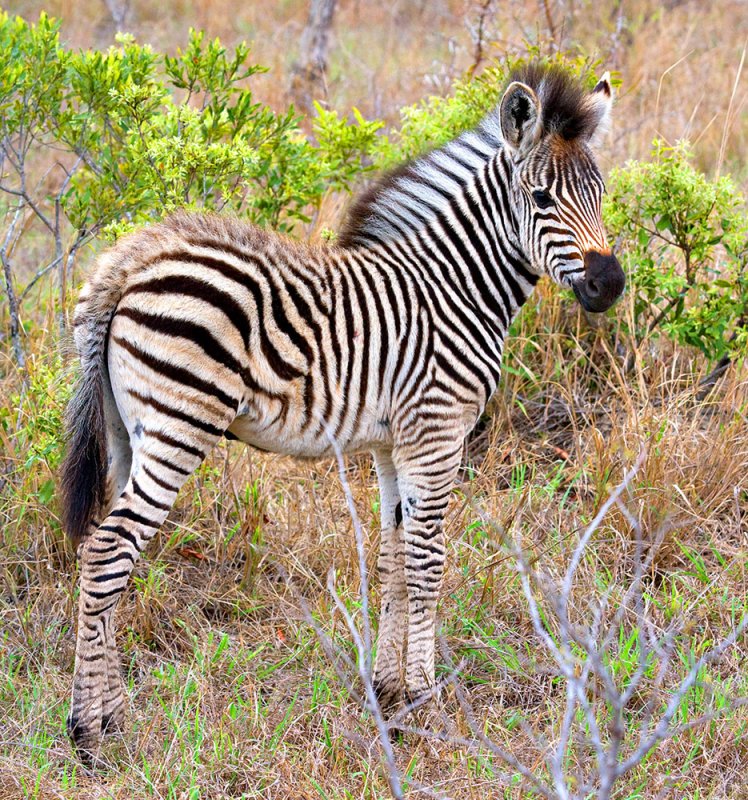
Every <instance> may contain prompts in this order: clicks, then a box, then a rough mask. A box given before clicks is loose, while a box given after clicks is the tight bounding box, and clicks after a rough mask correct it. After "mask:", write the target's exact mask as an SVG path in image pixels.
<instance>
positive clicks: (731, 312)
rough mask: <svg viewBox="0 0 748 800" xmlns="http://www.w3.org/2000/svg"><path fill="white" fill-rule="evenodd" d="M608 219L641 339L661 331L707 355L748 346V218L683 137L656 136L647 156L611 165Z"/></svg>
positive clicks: (731, 188) (725, 181)
mask: <svg viewBox="0 0 748 800" xmlns="http://www.w3.org/2000/svg"><path fill="white" fill-rule="evenodd" d="M605 222H606V225H607V227H608V233H609V235H610V236H611V237H615V238H617V240H618V250H619V252H620V254H621V260H622V263H623V264H624V268H625V270H626V272H627V274H628V279H629V289H628V291H630V292H632V293H633V295H634V320H635V321H634V328H633V330H632V331H631V332H630V333H631V334H632V335H633V336H634V338H635V339H636V341H637V343H640V342H641V341H643V340H644V339H645V338H646V337H649V336H653V335H658V334H659V333H660V332H663V333H665V334H666V335H667V336H669V337H670V338H671V339H673V340H674V341H676V342H678V343H680V344H683V345H689V346H692V347H696V348H698V349H699V350H701V351H702V352H703V353H704V355H705V356H707V358H709V359H719V358H722V357H724V356H727V357H734V356H736V355H739V354H742V353H743V352H745V347H746V342H748V335H747V334H746V322H747V321H748V320H747V319H746V310H747V309H748V276H747V275H746V265H747V264H748V222H747V221H746V207H745V200H744V198H743V197H742V195H741V194H740V192H739V191H738V190H737V189H736V187H735V185H734V183H733V182H732V180H731V179H730V178H729V177H720V178H716V179H709V178H707V177H706V176H705V175H703V174H702V173H700V172H699V171H698V170H697V169H696V168H695V167H694V166H693V164H692V156H691V151H690V149H689V146H688V144H687V143H685V142H681V143H679V144H677V145H676V146H675V147H667V146H665V145H664V144H663V143H662V142H659V141H656V142H655V143H654V146H653V150H652V159H651V161H647V162H643V161H630V162H628V163H627V164H626V165H625V166H623V167H621V168H618V169H613V170H612V171H611V173H610V177H609V180H608V196H607V198H606V203H605Z"/></svg>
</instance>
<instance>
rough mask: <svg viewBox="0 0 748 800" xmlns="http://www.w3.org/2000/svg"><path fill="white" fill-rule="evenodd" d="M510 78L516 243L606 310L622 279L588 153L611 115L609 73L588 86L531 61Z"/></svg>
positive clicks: (503, 111)
mask: <svg viewBox="0 0 748 800" xmlns="http://www.w3.org/2000/svg"><path fill="white" fill-rule="evenodd" d="M515 78H516V79H515V80H514V81H513V82H512V83H511V84H510V85H509V87H508V88H507V90H506V92H505V94H504V96H503V98H502V100H501V105H500V107H499V123H500V126H501V134H502V137H503V140H504V144H505V152H506V154H507V156H508V158H507V159H506V160H507V163H508V164H509V171H510V184H511V191H512V200H513V206H514V225H515V231H514V232H515V235H516V236H517V239H518V240H519V246H520V248H521V249H522V250H523V252H524V254H525V257H526V258H527V261H528V263H529V265H530V268H531V269H532V270H533V271H534V272H536V273H537V274H538V275H542V274H548V275H550V277H551V278H552V279H553V280H554V281H555V282H556V283H558V284H560V285H561V286H566V287H571V288H572V289H573V290H574V293H575V294H576V296H577V299H578V300H579V302H580V303H581V304H582V306H584V308H585V309H587V310H588V311H605V310H606V309H608V308H610V306H612V305H613V303H614V302H615V301H616V300H617V299H618V297H619V296H620V295H621V293H622V292H623V288H624V284H625V277H624V274H623V270H622V269H621V265H620V264H619V263H618V259H617V258H616V257H615V256H614V255H613V253H612V252H611V250H610V248H609V247H608V244H607V241H606V238H605V231H604V230H603V224H602V217H601V201H602V194H603V190H604V184H603V180H602V177H601V175H600V171H599V169H598V167H597V164H596V162H595V158H594V155H593V152H592V150H593V147H594V145H595V144H596V142H597V141H598V140H599V139H600V138H601V136H602V134H603V132H604V131H605V130H606V129H607V125H608V121H609V118H610V108H611V104H612V92H611V86H610V78H609V76H608V74H607V73H606V74H605V76H603V78H602V79H601V80H600V82H599V83H598V84H597V86H595V88H594V89H593V90H592V92H591V93H586V92H584V91H583V90H582V88H581V87H580V86H579V85H577V84H576V83H574V82H573V81H571V80H570V79H569V77H568V76H567V75H566V74H565V73H563V72H562V71H561V70H557V69H548V68H541V67H537V66H530V67H527V68H525V69H524V70H523V71H522V72H521V73H518V74H517V75H516V76H515Z"/></svg>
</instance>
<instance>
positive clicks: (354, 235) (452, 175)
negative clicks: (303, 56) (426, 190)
mask: <svg viewBox="0 0 748 800" xmlns="http://www.w3.org/2000/svg"><path fill="white" fill-rule="evenodd" d="M512 81H520V82H522V83H525V84H527V85H528V86H529V87H530V88H531V89H532V90H533V91H534V92H535V94H536V95H537V96H538V98H539V99H540V102H541V105H542V112H541V117H542V123H543V127H544V130H545V132H546V133H547V134H557V135H559V136H561V137H562V138H563V139H566V140H573V139H576V138H578V137H585V138H589V137H590V136H591V135H592V134H593V133H594V131H595V130H596V128H597V126H598V124H599V122H600V115H601V111H600V106H599V105H597V104H595V103H590V102H589V99H588V98H589V94H588V93H587V92H586V91H585V88H584V86H583V85H582V83H581V81H579V80H577V79H575V78H574V77H572V76H571V75H569V74H568V73H567V72H566V71H565V70H563V69H562V68H561V67H558V66H543V65H540V64H528V65H527V66H524V67H522V68H520V69H517V70H514V71H513V72H512V74H511V75H510V76H509V80H508V81H507V85H508V84H509V83H510V82H512ZM497 111H498V110H497V109H494V110H492V111H491V112H489V113H488V114H487V115H486V117H485V118H484V119H483V121H482V122H481V123H480V124H479V125H478V126H477V127H476V128H474V129H473V130H472V131H468V132H467V133H463V134H462V135H461V136H458V137H457V138H456V139H453V140H452V141H451V142H448V143H447V144H445V145H444V146H443V147H440V148H438V149H436V150H433V151H431V152H430V153H426V154H425V155H423V156H420V157H419V158H416V159H414V160H413V161H409V162H406V163H405V164H402V165H400V166H399V167H396V168H395V169H394V170H392V171H390V172H388V173H385V174H384V175H383V176H382V177H381V178H379V180H377V181H375V182H374V184H372V185H371V186H370V187H369V188H368V189H366V190H365V191H364V192H363V193H362V194H361V195H360V196H359V197H358V198H357V199H356V200H354V202H353V204H352V205H351V207H350V209H349V211H348V214H347V216H346V219H345V221H344V223H343V227H342V229H341V231H340V235H339V237H338V242H337V243H338V244H339V245H340V246H341V247H357V246H366V245H371V244H372V243H374V242H376V241H392V240H395V239H397V238H398V237H399V236H400V235H401V230H402V227H405V228H408V227H410V228H411V229H412V227H413V226H412V224H410V225H409V224H408V221H410V222H411V223H412V222H413V221H415V220H416V216H417V215H420V216H419V217H418V219H421V220H423V214H424V212H425V213H426V214H429V213H430V214H431V215H432V216H433V215H434V214H436V213H437V212H436V211H435V210H434V208H433V202H430V201H433V200H434V199H435V200H436V201H437V203H438V201H439V198H438V197H436V198H435V196H434V193H433V192H431V196H430V197H428V198H426V199H425V201H424V202H423V203H418V202H415V203H414V201H413V199H412V196H409V195H408V191H409V190H412V189H414V188H417V186H418V185H419V184H420V185H421V186H424V187H425V186H426V184H427V183H429V182H430V183H434V182H435V180H436V182H437V185H438V184H439V183H441V185H442V187H443V188H445V189H447V190H449V188H450V184H452V185H453V186H454V187H455V188H456V186H457V183H456V181H460V180H464V179H466V178H467V177H469V174H470V172H471V171H472V172H475V171H477V170H478V169H480V167H481V166H483V164H485V163H486V162H487V161H488V160H489V159H490V158H491V157H492V156H493V155H495V153H496V151H497V150H498V149H499V148H500V147H501V146H502V139H501V133H500V127H499V119H498V113H497ZM445 169H448V170H449V172H445ZM455 170H456V172H455ZM439 176H440V177H439ZM444 205H446V201H445V202H444ZM403 222H404V225H403V224H402V223H403Z"/></svg>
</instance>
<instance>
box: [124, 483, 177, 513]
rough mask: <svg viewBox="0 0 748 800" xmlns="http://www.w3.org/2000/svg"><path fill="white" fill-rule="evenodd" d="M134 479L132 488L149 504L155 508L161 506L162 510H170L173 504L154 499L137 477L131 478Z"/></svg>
mask: <svg viewBox="0 0 748 800" xmlns="http://www.w3.org/2000/svg"><path fill="white" fill-rule="evenodd" d="M131 481H132V490H133V492H135V494H136V495H137V496H138V497H140V498H142V499H143V500H145V502H146V503H148V505H149V506H153V507H154V508H160V509H161V510H162V511H169V510H170V509H171V506H168V505H166V503H159V501H158V500H154V499H153V498H152V497H151V496H150V495H149V494H148V493H147V492H146V491H144V490H143V489H142V487H141V486H140V484H139V483H138V482H137V480H135V478H132V479H131Z"/></svg>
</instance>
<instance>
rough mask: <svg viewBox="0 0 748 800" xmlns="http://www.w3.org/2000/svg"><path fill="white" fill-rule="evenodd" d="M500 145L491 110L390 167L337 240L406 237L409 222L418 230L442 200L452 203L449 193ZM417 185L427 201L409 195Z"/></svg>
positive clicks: (355, 242) (352, 243) (356, 205)
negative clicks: (404, 231) (440, 142)
mask: <svg viewBox="0 0 748 800" xmlns="http://www.w3.org/2000/svg"><path fill="white" fill-rule="evenodd" d="M489 120H491V124H489V122H488V121H489ZM500 146H501V139H500V136H499V129H498V122H497V121H496V120H495V118H494V115H493V114H491V115H489V116H488V117H487V118H486V119H485V120H484V121H483V122H481V123H480V125H478V126H477V127H476V128H474V129H473V130H471V131H468V132H467V133H463V134H462V135H460V136H458V137H457V138H456V139H453V140H452V141H451V142H448V143H447V144H445V145H443V146H442V147H439V148H438V149H436V150H432V151H431V152H430V153H426V154H425V155H423V156H420V157H419V158H415V159H413V160H412V161H408V162H406V163H404V164H401V165H400V166H398V167H395V168H394V169H393V170H391V171H389V172H386V173H385V174H384V175H382V176H381V177H380V178H379V179H378V180H376V181H375V182H374V183H373V184H372V185H371V186H370V187H369V188H368V189H366V190H364V192H363V193H362V194H361V195H360V196H359V197H357V198H356V199H355V200H354V202H353V204H352V205H351V207H350V209H349V210H348V213H347V215H346V218H345V221H344V223H343V227H342V229H341V231H340V234H339V236H338V240H337V244H338V245H340V246H341V247H356V246H361V245H370V244H372V243H373V242H375V241H391V240H394V239H397V238H398V237H399V236H400V233H401V227H400V226H402V225H403V223H404V226H405V227H406V228H407V227H410V228H411V229H412V228H413V227H414V226H413V224H412V223H414V222H415V223H416V225H415V227H418V222H419V221H420V222H423V221H425V219H426V218H428V217H429V216H434V215H435V214H436V213H437V209H438V207H439V206H440V205H441V206H446V205H447V202H448V201H447V200H446V199H445V196H446V194H448V193H452V194H454V192H455V191H456V190H457V189H458V187H459V185H460V184H461V183H464V182H465V181H467V180H469V179H470V177H471V176H472V175H473V174H475V173H476V172H477V171H478V170H479V169H480V168H481V167H482V166H483V165H484V164H485V163H486V162H487V161H488V160H489V159H490V158H491V157H492V156H493V155H494V154H495V153H496V150H497V149H498V148H499V147H500ZM429 187H431V188H429ZM433 187H436V191H434V188H433ZM414 190H415V192H416V193H418V194H419V195H423V197H422V202H420V203H419V202H418V201H414V199H413V197H412V196H411V195H409V192H412V191H414ZM442 191H443V192H444V193H445V194H444V195H442V194H441V192H442ZM409 223H410V224H409Z"/></svg>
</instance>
